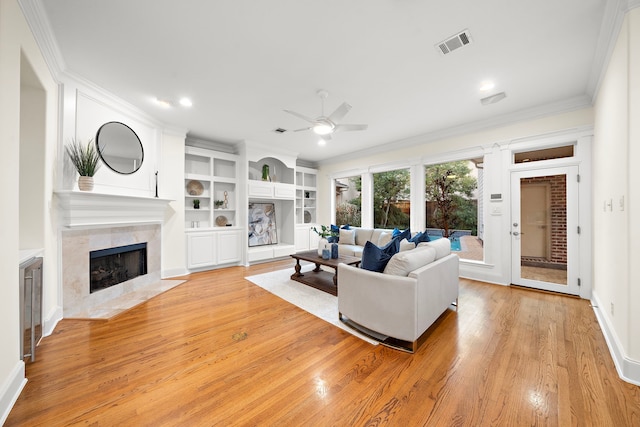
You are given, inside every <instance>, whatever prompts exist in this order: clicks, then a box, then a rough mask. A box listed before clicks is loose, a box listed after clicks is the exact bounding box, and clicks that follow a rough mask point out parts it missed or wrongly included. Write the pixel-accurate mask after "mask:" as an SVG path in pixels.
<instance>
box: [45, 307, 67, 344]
mask: <svg viewBox="0 0 640 427" xmlns="http://www.w3.org/2000/svg"><path fill="white" fill-rule="evenodd" d="M62 318H63V312H62V307H60V306H56V307H55V308H54V309H53V310H51V311H50V312H49V315H48V316H47V317H46V318H45V319H44V322H43V323H44V324H43V328H42V336H43V337H48V336H49V335H51V334H52V333H53V330H54V329H55V328H56V325H57V324H58V322H59V321H60V320H62Z"/></svg>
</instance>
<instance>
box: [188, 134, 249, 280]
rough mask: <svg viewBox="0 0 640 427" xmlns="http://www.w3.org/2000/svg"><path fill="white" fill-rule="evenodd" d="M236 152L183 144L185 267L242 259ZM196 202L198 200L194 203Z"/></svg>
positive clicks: (210, 265) (197, 266) (209, 265)
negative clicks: (223, 151) (224, 151)
mask: <svg viewBox="0 0 640 427" xmlns="http://www.w3.org/2000/svg"><path fill="white" fill-rule="evenodd" d="M238 162H239V157H238V156H237V155H235V154H229V153H222V152H217V151H213V150H207V149H204V148H199V147H190V146H188V147H185V177H184V188H185V196H184V198H185V202H184V204H185V215H184V217H185V230H186V235H187V268H189V269H203V268H210V267H214V266H217V265H228V264H232V263H239V262H241V261H242V249H241V248H242V241H243V238H242V233H243V231H244V226H243V221H242V220H241V217H240V215H238V208H239V203H242V202H241V201H240V200H239V197H238V185H239V183H238V177H239V174H238V166H239V165H238ZM196 202H197V203H196Z"/></svg>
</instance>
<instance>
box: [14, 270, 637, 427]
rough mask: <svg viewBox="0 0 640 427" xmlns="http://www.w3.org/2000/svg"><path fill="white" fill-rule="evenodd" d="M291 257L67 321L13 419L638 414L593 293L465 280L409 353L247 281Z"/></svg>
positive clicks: (396, 421) (347, 421)
mask: <svg viewBox="0 0 640 427" xmlns="http://www.w3.org/2000/svg"><path fill="white" fill-rule="evenodd" d="M293 264H294V263H293V261H292V260H287V261H278V262H273V263H266V264H260V265H255V266H251V267H248V268H245V267H232V268H227V269H223V270H215V271H211V272H204V273H197V274H192V275H190V276H189V277H187V278H186V279H188V281H187V282H186V283H184V284H183V285H180V286H178V287H177V288H175V289H172V290H170V291H168V292H166V293H164V294H162V295H160V296H158V297H156V298H153V299H152V300H150V301H148V302H147V303H145V304H142V305H140V306H138V307H136V308H134V309H132V310H129V311H128V312H126V313H124V314H122V315H120V316H118V317H116V318H114V319H112V320H109V321H82V320H62V321H61V322H60V323H59V325H58V326H57V327H56V330H55V331H54V333H53V334H52V335H51V336H49V337H46V338H45V339H44V340H43V341H42V343H41V344H40V347H39V348H38V361H37V362H35V363H32V364H28V365H27V377H28V379H29V381H28V383H27V385H26V387H25V389H24V391H23V392H22V395H21V396H20V398H19V399H18V401H17V402H16V405H15V407H14V408H13V410H12V412H11V413H10V414H9V417H8V419H7V422H6V425H7V426H18V425H19V426H26V425H47V426H56V425H87V424H88V425H105V426H110V425H139V426H144V425H153V426H162V425H168V426H173V425H310V426H314V425H357V426H360V425H378V424H387V425H438V426H439V425H461V426H477V425H549V426H554V425H557V426H564V425H599V426H631V425H639V424H640V390H639V389H640V387H636V386H633V385H630V384H628V383H625V382H623V381H622V380H620V379H619V378H618V376H617V373H616V371H615V368H614V365H613V362H612V360H611V357H610V356H609V353H608V349H607V346H606V343H605V341H604V338H603V336H602V332H601V331H600V328H599V327H598V324H597V322H596V319H595V316H594V314H593V311H592V309H591V308H590V307H589V303H588V301H585V300H579V299H575V298H567V297H563V296H558V295H552V294H545V293H537V292H531V291H526V290H521V289H514V288H509V287H503V286H497V285H490V284H485V283H481V282H476V281H472V280H464V279H463V280H461V285H460V301H459V309H458V311H457V312H455V311H448V312H447V313H446V314H445V315H444V316H442V317H441V319H439V321H438V322H437V324H436V325H435V326H434V327H433V328H431V329H430V330H429V332H428V334H427V336H426V338H425V339H424V342H423V343H422V345H421V346H420V348H419V349H418V351H417V352H416V353H415V354H413V355H411V354H407V353H404V352H400V351H396V350H392V349H389V348H386V347H383V346H372V345H370V344H368V343H366V342H364V341H362V340H360V339H358V338H356V337H354V336H352V335H350V334H348V333H347V332H345V331H342V330H341V329H339V328H336V327H335V326H333V325H330V324H328V323H326V322H324V321H322V320H320V319H317V318H315V317H314V316H312V315H310V314H309V313H306V312H304V311H303V310H301V309H299V308H297V307H295V306H292V305H290V304H288V303H286V302H284V301H282V300H281V299H279V298H277V297H275V296H274V295H272V294H270V293H268V292H266V291H264V290H263V289H261V288H259V287H258V286H255V285H253V284H252V283H250V282H248V281H247V280H245V279H244V277H245V276H248V275H254V274H260V273H265V272H269V271H276V270H279V269H283V268H289V269H291V270H292V271H293ZM301 286H302V285H301Z"/></svg>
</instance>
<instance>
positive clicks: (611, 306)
mask: <svg viewBox="0 0 640 427" xmlns="http://www.w3.org/2000/svg"><path fill="white" fill-rule="evenodd" d="M611 315H612V316H613V303H611Z"/></svg>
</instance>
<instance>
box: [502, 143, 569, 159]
mask: <svg viewBox="0 0 640 427" xmlns="http://www.w3.org/2000/svg"><path fill="white" fill-rule="evenodd" d="M573 152H574V148H573V145H566V146H563V147H555V148H545V149H541V150H533V151H524V152H522V153H514V155H513V162H514V163H528V162H539V161H541V160H551V159H562V158H566V157H573Z"/></svg>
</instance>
